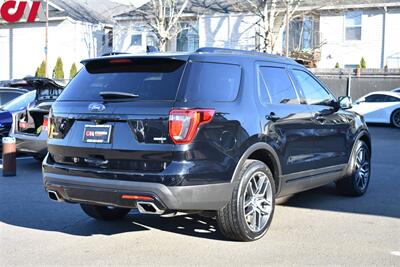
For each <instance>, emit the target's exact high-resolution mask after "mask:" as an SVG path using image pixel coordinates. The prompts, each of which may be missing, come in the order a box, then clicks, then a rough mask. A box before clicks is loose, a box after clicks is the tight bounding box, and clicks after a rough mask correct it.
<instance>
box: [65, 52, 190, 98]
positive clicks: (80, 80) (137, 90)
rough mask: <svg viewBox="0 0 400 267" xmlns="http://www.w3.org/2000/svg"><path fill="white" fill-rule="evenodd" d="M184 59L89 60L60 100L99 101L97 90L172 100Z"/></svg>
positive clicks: (98, 91)
mask: <svg viewBox="0 0 400 267" xmlns="http://www.w3.org/2000/svg"><path fill="white" fill-rule="evenodd" d="M185 63H186V61H182V60H174V59H167V58H113V59H104V60H96V61H92V62H89V63H87V64H86V65H85V67H84V68H83V69H82V70H81V71H80V72H79V73H78V74H77V75H76V76H75V78H74V79H73V80H72V81H71V82H70V83H69V84H68V85H67V87H66V88H65V89H64V91H63V93H62V94H61V96H60V97H59V100H60V101H71V100H75V101H93V100H102V97H101V96H100V93H101V92H122V93H128V94H134V95H137V96H138V97H137V98H135V99H134V101H141V100H155V101H159V100H160V101H164V100H168V101H170V100H175V98H176V93H177V90H178V87H179V82H180V80H181V77H182V73H183V69H184V67H185Z"/></svg>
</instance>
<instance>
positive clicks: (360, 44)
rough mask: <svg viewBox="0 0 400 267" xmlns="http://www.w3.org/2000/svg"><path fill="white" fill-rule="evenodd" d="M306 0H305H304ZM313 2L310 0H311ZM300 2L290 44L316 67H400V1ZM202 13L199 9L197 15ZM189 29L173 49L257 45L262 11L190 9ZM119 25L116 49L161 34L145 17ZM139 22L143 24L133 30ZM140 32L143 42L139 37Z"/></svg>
mask: <svg viewBox="0 0 400 267" xmlns="http://www.w3.org/2000/svg"><path fill="white" fill-rule="evenodd" d="M306 2H307V1H306ZM309 2H310V1H309ZM339 2H341V4H337V5H336V4H335V5H332V6H330V4H329V2H327V4H324V5H320V6H315V5H313V3H314V2H313V1H311V2H310V3H311V4H310V3H308V4H309V5H308V6H305V7H302V6H300V7H301V8H299V11H298V12H297V14H295V16H294V17H295V19H292V20H291V22H290V27H289V50H290V51H302V52H304V51H305V52H308V51H310V52H312V53H315V54H317V55H318V57H317V62H316V64H317V67H320V68H334V67H335V66H336V65H339V66H340V67H342V68H345V67H347V68H356V67H357V65H358V64H360V61H361V58H364V60H365V62H366V64H367V67H368V68H384V67H385V66H387V67H388V68H400V46H399V45H398V43H397V39H398V36H400V26H399V25H400V1H390V0H386V1H385V0H383V1H368V2H366V1H346V0H343V1H339ZM199 14H200V15H199ZM185 16H186V18H185V19H186V20H187V19H188V18H189V17H190V18H191V19H190V20H189V21H190V22H189V23H190V25H191V29H192V30H190V31H185V32H182V33H181V34H180V35H178V36H177V38H174V39H172V40H170V42H169V44H168V50H169V51H194V50H195V49H196V48H198V47H204V46H215V47H224V48H235V49H246V50H256V49H257V47H259V45H260V38H259V36H258V32H259V28H258V27H257V23H256V22H257V20H258V17H256V16H254V15H252V14H251V13H249V12H247V11H243V12H228V13H218V12H213V13H210V12H207V14H202V13H201V12H200V13H196V14H195V13H194V12H191V11H188V12H187V13H186V15H185ZM118 24H119V25H122V26H123V30H121V32H123V34H120V35H115V37H114V43H115V44H123V45H119V46H116V47H115V48H116V49H117V50H118V51H135V49H133V48H134V47H135V46H137V44H138V43H140V45H141V47H140V48H139V47H136V48H137V49H139V50H141V51H144V50H145V47H146V45H149V44H156V43H157V38H155V36H154V34H153V33H152V32H151V31H148V30H143V29H146V26H145V22H143V21H140V19H139V20H137V18H136V20H134V19H132V18H129V16H128V17H127V16H124V17H123V21H122V20H120V21H119V23H118ZM135 25H136V26H137V25H141V26H140V27H139V28H136V30H133V27H135ZM284 28H285V27H284V25H282V27H281V28H280V29H279V30H278V32H277V33H276V34H277V38H276V43H275V49H274V52H275V53H278V54H284V52H285V40H284V39H285V34H286V33H285V29H284ZM137 35H142V37H141V42H139V37H134V36H137ZM135 44H136V45H135Z"/></svg>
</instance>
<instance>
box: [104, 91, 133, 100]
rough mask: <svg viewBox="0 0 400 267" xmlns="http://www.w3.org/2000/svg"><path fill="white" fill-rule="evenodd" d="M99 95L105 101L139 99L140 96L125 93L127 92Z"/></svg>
mask: <svg viewBox="0 0 400 267" xmlns="http://www.w3.org/2000/svg"><path fill="white" fill-rule="evenodd" d="M99 95H100V96H101V97H102V98H103V99H125V98H138V97H139V95H136V94H131V93H125V92H112V91H110V92H108V91H107V92H106V91H104V92H100V93H99Z"/></svg>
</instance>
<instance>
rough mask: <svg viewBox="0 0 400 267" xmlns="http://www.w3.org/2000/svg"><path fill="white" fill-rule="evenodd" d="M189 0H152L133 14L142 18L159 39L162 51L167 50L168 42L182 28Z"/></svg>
mask: <svg viewBox="0 0 400 267" xmlns="http://www.w3.org/2000/svg"><path fill="white" fill-rule="evenodd" d="M188 3H189V0H151V1H149V2H148V3H147V4H146V5H145V6H143V7H142V8H138V9H136V10H135V11H134V13H133V15H134V16H135V15H136V16H139V17H141V18H142V20H143V21H144V23H145V24H146V25H147V26H148V27H149V28H150V29H151V30H152V31H153V33H154V34H155V35H156V37H157V39H158V46H159V47H158V48H159V50H160V51H161V52H164V51H166V50H167V43H168V41H170V40H171V39H173V38H175V37H176V36H177V35H178V34H179V33H180V32H181V31H182V30H183V28H182V26H181V21H182V16H183V14H184V11H185V9H186V8H187V6H188Z"/></svg>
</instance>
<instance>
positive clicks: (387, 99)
mask: <svg viewBox="0 0 400 267" xmlns="http://www.w3.org/2000/svg"><path fill="white" fill-rule="evenodd" d="M398 101H400V99H399V98H396V97H394V96H389V95H382V94H375V95H370V96H367V97H366V98H365V102H398Z"/></svg>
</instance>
